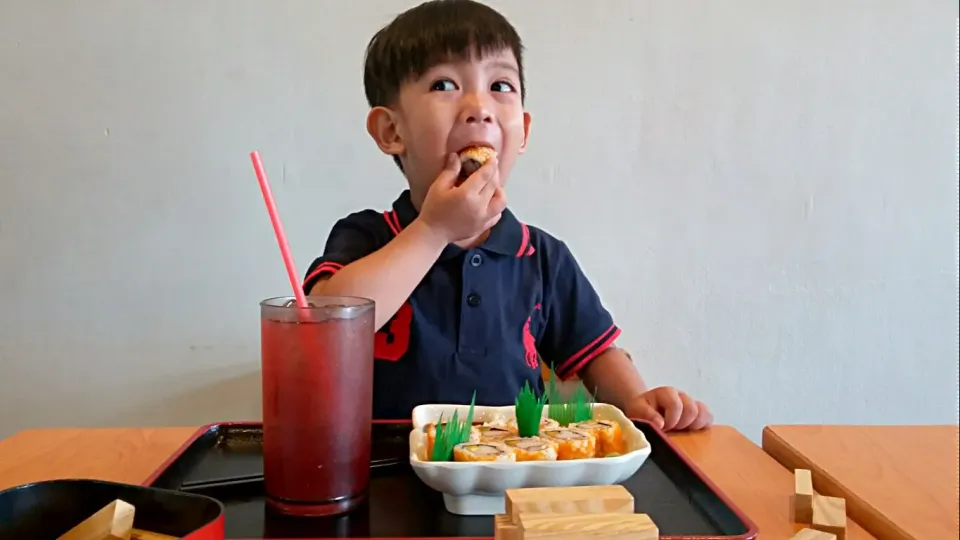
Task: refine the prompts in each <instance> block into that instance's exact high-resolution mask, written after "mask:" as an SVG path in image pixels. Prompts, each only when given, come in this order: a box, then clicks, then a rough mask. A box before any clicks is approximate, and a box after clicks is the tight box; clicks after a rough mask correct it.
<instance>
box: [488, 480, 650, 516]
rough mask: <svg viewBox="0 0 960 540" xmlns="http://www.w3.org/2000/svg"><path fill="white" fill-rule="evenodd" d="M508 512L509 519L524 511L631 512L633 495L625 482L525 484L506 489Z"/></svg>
mask: <svg viewBox="0 0 960 540" xmlns="http://www.w3.org/2000/svg"><path fill="white" fill-rule="evenodd" d="M505 504H506V513H507V515H508V516H510V522H511V523H513V524H514V525H519V524H520V522H519V521H517V519H518V518H519V515H520V514H521V513H526V512H529V513H537V514H632V513H633V504H634V503H633V495H631V494H630V492H629V491H627V489H626V488H625V487H623V486H620V485H613V486H577V487H566V488H524V489H508V490H507V491H506V498H505Z"/></svg>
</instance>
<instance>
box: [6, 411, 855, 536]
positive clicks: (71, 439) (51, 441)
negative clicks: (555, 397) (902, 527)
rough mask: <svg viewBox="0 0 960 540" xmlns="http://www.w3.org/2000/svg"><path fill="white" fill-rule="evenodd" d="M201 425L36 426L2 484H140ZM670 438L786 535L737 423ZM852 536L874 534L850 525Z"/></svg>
mask: <svg viewBox="0 0 960 540" xmlns="http://www.w3.org/2000/svg"><path fill="white" fill-rule="evenodd" d="M197 429H198V427H175V428H130V429H36V430H28V431H22V432H20V433H17V434H15V435H13V436H12V437H10V438H8V439H6V440H3V441H0V489H5V488H8V487H11V486H15V485H20V484H25V483H28V482H35V481H39V480H52V479H57V478H78V477H82V478H95V479H100V480H110V481H115V482H127V483H133V484H139V483H141V482H143V481H144V480H145V479H146V478H147V477H148V476H149V475H150V473H152V472H153V471H154V470H155V469H156V468H157V467H159V466H160V465H161V464H162V463H163V461H164V460H166V458H167V457H168V456H170V454H171V453H173V452H174V451H175V450H177V449H178V448H179V447H180V446H181V445H182V444H183V443H184V442H185V441H186V439H187V438H188V437H189V436H190V435H191V434H193V433H194V432H195V431H196V430H197ZM671 439H672V440H673V441H674V442H676V443H677V445H678V446H679V447H680V449H681V450H682V451H683V452H684V453H686V454H687V455H688V456H690V457H691V458H692V460H693V461H694V463H696V465H697V466H698V467H699V468H700V469H701V470H702V471H703V472H704V473H705V474H706V475H707V476H709V477H710V479H711V480H713V482H714V483H716V484H717V486H718V487H719V488H720V490H722V491H723V492H724V493H726V494H727V495H728V496H729V497H730V498H731V499H732V500H733V502H734V504H736V505H737V506H738V507H739V508H740V509H741V510H743V512H744V513H746V514H747V515H748V516H749V517H750V519H752V520H753V521H754V523H756V524H757V527H758V528H759V530H760V535H759V538H763V539H769V540H786V539H788V538H790V537H791V536H792V535H793V534H794V533H795V532H796V531H797V530H799V528H800V527H799V526H797V525H795V524H793V523H791V521H790V519H791V518H790V496H791V495H792V494H793V475H792V474H791V473H790V472H789V471H787V470H786V469H784V468H783V467H781V466H780V465H779V464H778V463H777V462H776V461H775V460H774V459H773V458H771V457H770V456H768V455H767V454H765V453H764V452H763V450H762V449H761V448H760V447H758V446H757V445H755V444H753V443H752V442H751V441H750V440H749V439H747V438H746V437H744V436H743V435H741V434H740V433H739V432H738V431H737V430H735V429H733V428H731V427H726V426H716V427H714V428H711V429H709V430H706V431H703V432H698V433H682V434H676V435H672V436H671ZM848 527H849V530H848V533H849V534H848V536H847V538H849V539H851V540H861V539H869V538H873V537H872V536H870V535H869V534H867V533H866V532H865V531H864V530H863V529H861V528H860V527H859V526H857V525H856V524H854V523H852V522H850V523H849V524H848Z"/></svg>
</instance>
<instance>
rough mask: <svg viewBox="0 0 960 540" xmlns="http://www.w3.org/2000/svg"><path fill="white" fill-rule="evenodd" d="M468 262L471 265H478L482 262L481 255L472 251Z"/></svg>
mask: <svg viewBox="0 0 960 540" xmlns="http://www.w3.org/2000/svg"><path fill="white" fill-rule="evenodd" d="M470 264H472V265H473V266H480V265H481V264H483V257H481V256H480V254H479V253H474V254H473V257H470Z"/></svg>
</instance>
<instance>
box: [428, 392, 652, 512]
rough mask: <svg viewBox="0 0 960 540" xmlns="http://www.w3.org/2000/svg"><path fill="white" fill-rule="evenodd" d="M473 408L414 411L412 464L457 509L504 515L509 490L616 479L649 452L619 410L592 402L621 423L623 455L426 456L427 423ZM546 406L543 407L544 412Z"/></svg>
mask: <svg viewBox="0 0 960 540" xmlns="http://www.w3.org/2000/svg"><path fill="white" fill-rule="evenodd" d="M469 409H470V407H469V406H467V405H421V406H419V407H417V408H415V409H414V410H413V430H412V431H411V432H410V465H411V466H412V467H413V470H414V472H416V474H417V476H418V477H419V478H420V480H422V481H423V482H424V483H425V484H426V485H428V486H430V487H431V488H433V489H435V490H437V491H439V492H441V493H443V502H444V505H445V506H446V508H447V510H448V511H449V512H451V513H453V514H459V515H494V514H502V513H503V512H504V502H503V496H504V492H505V491H506V490H507V489H516V488H528V487H567V486H587V485H589V486H597V485H610V484H617V483H620V482H623V481H624V480H626V479H628V478H630V477H631V476H633V474H634V473H636V472H637V470H638V469H639V468H640V466H641V465H643V463H644V461H646V459H647V457H648V456H649V455H650V443H649V442H648V441H647V438H646V437H644V435H643V432H642V431H640V430H639V429H637V427H636V426H634V425H633V422H631V421H630V420H628V419H627V417H626V415H624V414H623V412H622V411H620V409H617V408H616V407H614V406H612V405H607V404H604V403H597V404H595V405H594V406H593V411H594V418H595V419H597V420H609V421H613V422H616V423H618V424H620V428H621V430H622V431H623V440H624V442H625V443H626V452H624V453H623V454H622V455H620V456H616V457H604V458H592V459H575V460H566V461H522V462H497V461H487V462H456V461H442V462H436V461H427V460H426V455H425V454H426V443H427V436H426V434H425V433H424V431H423V427H424V426H425V425H426V424H429V423H431V422H434V423H435V422H437V421H438V420H439V419H440V414H441V413H442V414H443V418H444V421H446V420H447V419H449V418H451V417H452V416H453V413H454V411H459V415H458V417H459V418H461V419H463V418H466V415H467V413H468V411H469ZM547 410H548V409H547V407H544V409H543V416H547ZM514 416H515V415H514V408H513V407H475V408H474V413H473V417H474V421H483V422H489V421H494V419H496V418H501V419H503V418H507V419H510V418H514Z"/></svg>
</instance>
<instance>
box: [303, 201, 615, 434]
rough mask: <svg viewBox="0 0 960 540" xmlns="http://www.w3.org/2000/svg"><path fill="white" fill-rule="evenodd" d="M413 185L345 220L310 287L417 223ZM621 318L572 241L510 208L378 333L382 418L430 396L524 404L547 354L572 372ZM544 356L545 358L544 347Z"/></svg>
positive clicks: (606, 340) (312, 271)
mask: <svg viewBox="0 0 960 540" xmlns="http://www.w3.org/2000/svg"><path fill="white" fill-rule="evenodd" d="M416 217H417V211H416V209H415V208H414V206H413V203H412V202H411V200H410V192H409V190H405V191H404V192H403V193H402V194H401V195H400V197H399V198H398V199H397V200H396V201H395V202H394V203H393V207H392V209H390V210H387V211H384V212H381V211H376V210H363V211H360V212H356V213H353V214H350V215H349V216H347V217H345V218H343V219H341V220H339V221H337V223H336V224H335V225H334V227H333V229H332V230H331V232H330V236H329V237H328V238H327V242H326V247H325V249H324V252H323V256H321V257H319V258H318V259H316V260H315V261H313V263H312V264H311V265H310V267H309V268H308V270H307V273H306V278H305V279H304V283H303V287H304V289H305V291H307V292H309V291H310V289H311V288H312V287H313V285H314V284H315V283H316V282H317V280H318V279H319V278H321V277H322V276H324V275H325V274H333V273H335V272H337V270H339V269H340V268H343V267H344V266H346V265H348V264H350V263H351V262H353V261H355V260H357V259H360V258H362V257H365V256H366V255H368V254H370V253H372V252H374V251H376V250H378V249H380V248H382V247H383V246H385V245H387V243H389V242H390V241H391V240H393V239H394V238H395V237H396V236H397V234H399V233H400V231H402V230H403V229H404V227H407V226H408V225H410V223H411V222H413V220H414V219H416ZM619 334H620V329H619V328H618V327H617V326H616V325H615V324H614V322H613V319H612V317H611V315H610V313H609V312H608V311H607V310H606V309H605V308H604V306H603V304H602V302H601V301H600V298H599V296H598V295H597V293H596V291H595V290H594V288H593V286H592V285H591V284H590V282H589V281H588V280H587V278H586V276H584V274H583V272H582V271H581V270H580V267H579V265H578V264H577V261H576V260H575V259H574V257H573V255H572V254H571V253H570V250H569V249H568V248H567V246H566V244H564V243H563V242H562V241H560V240H558V239H556V238H554V237H552V236H550V235H549V234H547V233H546V232H544V231H542V230H540V229H537V228H536V227H532V226H529V225H526V224H524V223H521V222H520V221H518V220H517V218H516V216H514V215H513V213H512V212H510V211H509V210H505V211H504V212H503V215H502V217H501V219H500V221H499V222H498V223H497V224H496V226H494V228H493V229H492V230H491V231H490V235H489V237H488V238H487V240H486V241H485V242H484V243H483V244H481V245H480V246H477V247H475V248H472V249H461V248H459V247H457V246H455V245H453V244H450V245H448V246H447V247H446V248H445V249H444V250H443V252H442V253H441V255H440V257H439V258H438V259H437V261H436V262H435V263H434V265H433V266H432V267H431V269H430V271H429V272H428V273H427V275H426V276H425V277H424V278H423V280H422V281H421V282H420V284H419V285H418V286H417V288H416V289H414V291H413V293H412V294H411V295H410V297H409V299H408V300H407V301H406V302H405V303H404V304H403V306H402V307H401V308H400V309H399V310H398V311H397V313H396V314H395V315H394V316H393V317H392V318H391V319H390V321H389V322H387V323H386V324H385V325H384V326H383V327H382V328H381V329H380V330H379V331H378V332H377V334H376V342H375V349H374V357H375V367H374V382H373V385H374V386H373V393H374V394H373V395H374V398H373V417H374V418H375V419H408V418H410V415H411V412H412V410H413V408H414V407H415V406H417V405H421V404H424V403H469V402H470V397H471V395H472V394H473V392H474V391H476V396H477V401H476V403H477V405H488V406H501V405H513V403H514V399H515V398H516V396H517V394H518V393H519V391H520V389H521V388H523V385H524V383H525V382H529V383H530V386H531V388H533V389H534V390H536V391H538V392H542V391H543V380H542V378H541V366H540V364H539V362H540V359H539V358H543V359H544V361H545V362H548V363H549V364H548V365H549V367H550V368H551V369H553V371H554V373H555V374H556V375H557V376H558V377H559V378H561V379H568V378H570V377H571V376H573V375H574V374H576V373H577V372H578V371H579V370H581V369H583V367H584V366H586V365H587V364H588V363H589V362H590V361H591V360H593V359H594V358H595V357H596V356H597V355H599V354H600V353H601V352H603V351H604V350H606V349H607V348H608V347H610V346H611V345H612V344H613V342H614V340H615V339H616V338H617V336H618V335H619ZM538 356H539V358H538Z"/></svg>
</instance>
